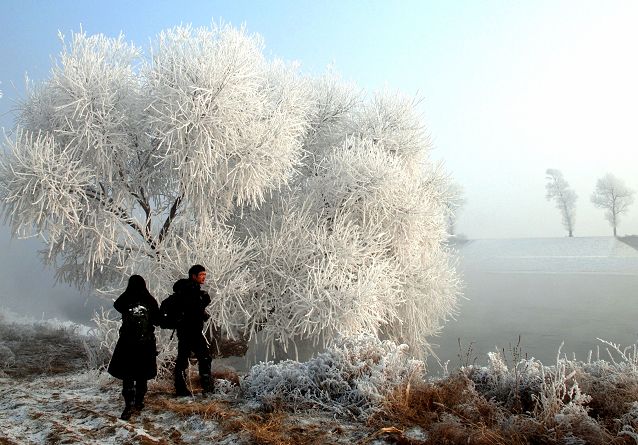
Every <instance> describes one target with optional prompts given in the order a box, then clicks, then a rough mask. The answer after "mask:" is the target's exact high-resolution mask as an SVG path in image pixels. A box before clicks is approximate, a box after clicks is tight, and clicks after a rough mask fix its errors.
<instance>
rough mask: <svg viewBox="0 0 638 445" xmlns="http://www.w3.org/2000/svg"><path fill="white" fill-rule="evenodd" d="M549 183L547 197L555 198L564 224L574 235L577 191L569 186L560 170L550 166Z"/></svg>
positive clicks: (548, 171)
mask: <svg viewBox="0 0 638 445" xmlns="http://www.w3.org/2000/svg"><path fill="white" fill-rule="evenodd" d="M545 175H546V178H547V184H545V189H546V190H547V194H546V195H545V197H546V198H547V200H548V201H551V200H554V202H555V203H556V207H557V208H558V209H559V210H560V213H561V215H562V217H563V226H564V227H565V229H566V230H567V232H568V233H569V236H574V223H575V222H576V200H577V199H578V196H577V195H576V192H575V191H573V190H572V189H571V188H569V183H568V182H567V181H565V178H563V173H562V172H561V171H560V170H556V169H553V168H548V169H547V171H545Z"/></svg>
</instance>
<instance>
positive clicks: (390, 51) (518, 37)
mask: <svg viewBox="0 0 638 445" xmlns="http://www.w3.org/2000/svg"><path fill="white" fill-rule="evenodd" d="M219 21H224V22H226V23H231V24H233V25H235V26H240V25H245V26H246V28H247V31H248V32H249V33H258V34H260V35H261V36H262V37H263V39H264V42H265V52H266V55H267V56H268V57H272V58H275V57H277V58H282V59H284V60H289V61H291V60H295V61H297V62H299V63H300V65H301V69H302V71H303V72H307V73H310V74H320V73H322V72H324V71H325V70H326V67H328V66H329V65H333V66H334V67H335V69H336V71H337V72H338V73H339V74H340V75H341V77H342V78H343V79H344V80H346V81H349V82H353V83H356V84H358V85H359V86H360V87H362V88H364V89H366V90H368V91H374V90H379V89H382V88H387V89H390V90H393V91H394V90H396V91H400V92H401V93H403V94H407V95H414V96H416V97H419V98H421V99H422V101H421V102H420V105H419V106H420V109H419V112H420V113H422V115H423V118H424V123H425V125H426V126H427V129H428V132H429V134H430V136H431V139H432V142H433V149H432V153H431V157H432V159H433V160H434V161H435V162H442V163H443V165H444V166H445V169H446V170H447V172H448V173H449V174H450V176H451V177H452V178H453V179H454V181H455V182H457V183H458V184H460V185H461V186H462V187H463V190H464V198H465V201H466V204H465V206H464V207H463V208H462V210H461V212H460V214H459V216H458V223H457V232H458V233H461V234H463V235H465V236H467V237H468V238H471V239H485V238H528V237H530V238H537V237H563V236H566V231H565V230H564V228H563V227H562V223H561V217H560V213H559V211H558V210H557V209H556V208H555V206H554V204H553V203H551V202H548V201H547V200H546V199H545V182H546V179H545V171H546V169H548V168H554V169H559V170H561V171H562V172H563V174H564V176H565V179H566V180H567V181H568V182H569V183H570V185H571V186H572V188H573V189H574V191H575V192H576V193H577V195H578V201H577V204H576V224H575V232H574V234H575V236H609V235H611V233H612V232H611V228H610V227H609V225H608V223H607V222H606V220H605V219H604V212H603V210H600V209H597V208H595V207H594V206H593V205H592V204H591V202H590V196H591V194H592V192H593V190H594V187H595V184H596V180H597V179H598V178H600V177H602V176H603V175H605V174H606V173H612V174H614V175H615V176H617V177H619V178H620V179H622V180H624V181H625V183H626V184H627V185H628V186H629V187H630V188H632V189H634V190H638V177H637V176H636V165H637V162H636V160H637V158H638V150H637V148H638V132H637V131H636V128H638V126H637V121H638V119H637V118H638V108H637V106H638V58H637V57H636V43H637V42H638V26H635V24H636V23H638V2H636V1H620V0H608V1H602V0H601V1H589V0H552V1H545V0H533V1H532V0H529V1H509V0H500V1H493V0H480V1H479V0H474V1H469V0H468V1H462V0H456V1H443V0H441V1H428V0H415V1H412V0H403V1H390V0H387V1H364V0H360V1H354V0H340V1H319V0H312V1H310V0H294V1H293V0H289V1H284V0H269V1H242V0H233V1H213V0H209V1H181V2H168V1H161V0H154V1H149V0H138V1H135V2H124V1H120V0H115V1H108V2H107V1H103V2H98V1H88V0H87V1H82V2H76V1H70V0H56V1H44V0H41V1H35V0H3V1H2V3H1V8H0V42H1V45H0V82H1V83H0V90H2V93H3V97H2V98H0V126H1V127H3V128H5V129H8V130H10V129H11V128H12V127H13V126H14V114H13V110H14V109H15V104H16V100H19V99H20V98H21V97H24V77H25V74H28V76H29V77H30V78H31V79H34V80H35V81H38V80H42V79H45V78H46V77H47V76H48V75H49V72H50V69H51V66H52V61H53V60H54V57H55V56H56V55H57V54H58V53H59V51H60V49H61V44H60V42H59V39H58V32H61V33H63V34H66V35H69V34H70V33H71V32H73V31H75V32H77V31H79V30H80V29H83V30H84V31H85V32H86V33H87V34H95V33H103V34H105V35H107V36H112V37H115V36H117V35H119V34H120V33H123V34H124V35H125V38H126V39H127V40H129V41H133V42H135V43H136V44H137V45H139V46H141V47H143V48H144V47H147V44H148V42H149V40H150V39H152V38H153V37H154V36H155V35H156V34H157V33H158V32H160V31H161V30H163V29H166V28H169V27H172V26H175V25H180V24H192V25H193V26H208V25H210V24H211V23H212V22H219ZM618 233H619V235H626V234H638V202H636V203H635V204H634V205H633V206H632V207H630V210H629V212H628V214H627V215H625V216H623V217H622V218H621V222H620V225H619V229H618ZM39 247H41V245H40V244H39V243H38V242H37V241H35V240H29V241H24V240H12V239H11V237H10V231H9V229H8V228H7V227H4V226H0V265H2V267H3V269H4V270H3V275H5V276H7V277H11V278H8V279H5V280H2V283H0V304H2V303H3V301H4V302H5V303H6V302H7V301H9V302H13V303H15V304H18V305H20V304H22V305H24V306H25V307H26V306H29V305H31V304H32V302H31V301H29V300H25V299H24V298H22V296H23V295H25V294H29V295H32V294H37V292H38V289H39V288H38V285H39V284H38V282H39V281H41V282H43V283H48V282H50V281H51V280H52V276H53V275H52V272H51V271H49V270H44V269H43V268H42V266H41V265H40V263H39V261H38V260H37V258H36V255H35V251H36V250H37V249H38V248H39ZM30 270H33V271H36V272H37V273H36V274H35V277H34V278H33V279H27V280H25V271H30ZM16 289H18V290H16ZM52 292H53V295H52V299H55V295H54V294H55V293H56V292H57V293H58V294H60V295H68V294H70V293H76V292H78V291H76V290H73V289H70V288H67V287H65V286H63V285H58V286H57V287H56V288H54V290H53V291H52ZM85 301H86V300H85ZM38 304H41V305H42V307H41V310H42V312H43V314H44V313H45V312H47V311H52V310H53V308H52V307H49V306H47V305H46V302H40V303H38ZM86 304H87V305H86V306H85V307H84V308H74V309H73V310H74V311H76V312H78V313H79V312H82V311H84V312H86V313H90V312H91V311H92V308H91V307H90V304H89V303H86ZM18 309H20V307H18ZM68 310H71V309H68ZM67 315H68V314H67ZM76 318H77V317H76Z"/></svg>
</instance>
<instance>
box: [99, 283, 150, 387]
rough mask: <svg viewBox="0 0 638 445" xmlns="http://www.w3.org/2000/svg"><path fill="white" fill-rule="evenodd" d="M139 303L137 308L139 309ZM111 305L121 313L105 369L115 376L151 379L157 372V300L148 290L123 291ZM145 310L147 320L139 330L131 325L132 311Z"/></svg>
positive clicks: (132, 323) (132, 321) (132, 320)
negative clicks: (118, 333) (113, 344)
mask: <svg viewBox="0 0 638 445" xmlns="http://www.w3.org/2000/svg"><path fill="white" fill-rule="evenodd" d="M140 306H141V308H140ZM113 307H114V308H115V309H116V310H117V311H118V312H120V313H121V314H122V326H121V327H120V337H119V339H118V340H117V344H116V345H115V350H114V351H113V357H112V358H111V362H110V363H109V367H108V372H109V374H111V375H112V376H113V377H115V378H118V379H133V380H141V379H146V380H149V379H152V378H153V377H155V376H156V375H157V361H156V357H157V345H156V342H155V326H156V325H157V324H158V320H159V307H158V305H157V301H156V300H155V298H153V296H152V295H151V294H149V293H148V292H141V293H139V294H134V293H127V292H124V293H123V294H122V295H120V296H119V298H118V299H117V300H115V303H114V304H113ZM136 310H147V311H148V314H149V323H147V324H144V328H143V329H141V330H140V328H139V327H137V326H135V322H134V318H133V317H132V315H131V313H132V311H136Z"/></svg>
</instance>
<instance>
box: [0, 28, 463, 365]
mask: <svg viewBox="0 0 638 445" xmlns="http://www.w3.org/2000/svg"><path fill="white" fill-rule="evenodd" d="M62 43H63V49H62V52H61V54H60V55H59V57H58V60H57V62H56V64H55V65H54V66H53V68H52V70H51V75H50V76H49V78H48V79H47V80H45V81H44V82H42V83H40V84H35V85H32V86H31V88H30V89H29V91H28V94H27V96H26V99H25V100H24V102H23V103H22V104H20V106H19V112H20V114H19V118H18V127H17V129H16V131H14V132H12V136H10V137H6V141H5V152H6V153H5V154H4V155H3V156H2V157H1V158H0V194H1V205H2V212H3V215H4V217H5V218H6V219H7V220H8V221H9V222H10V224H11V226H12V229H13V232H14V234H15V235H17V236H38V237H40V238H41V239H43V240H44V242H45V243H46V245H47V250H46V252H45V255H44V259H45V261H46V262H47V263H48V264H50V265H52V266H53V267H55V268H56V270H57V274H58V278H59V279H61V280H63V281H66V282H69V283H72V284H75V285H78V286H87V287H89V288H91V289H93V290H95V291H96V292H97V293H100V294H103V295H106V296H111V297H112V296H115V295H117V294H118V293H119V292H121V291H122V289H123V287H124V285H125V282H126V278H127V277H128V276H130V275H131V274H133V273H135V274H140V275H142V276H144V277H145V279H146V282H147V283H149V290H150V291H151V293H152V294H153V295H155V296H156V297H158V298H159V299H160V300H161V299H163V298H165V297H166V296H167V295H168V294H169V293H170V289H171V285H172V283H173V282H174V281H175V280H176V279H178V278H180V277H182V276H183V275H184V274H185V272H186V271H187V270H188V268H189V267H190V266H191V265H192V264H196V263H198V264H202V265H204V266H205V267H206V269H207V271H208V282H207V285H208V286H210V288H209V289H208V290H209V292H210V293H211V295H212V300H213V301H212V304H211V307H210V313H211V319H210V321H209V323H210V324H211V326H216V327H218V328H221V330H222V331H223V332H225V333H226V334H227V335H229V336H241V337H242V338H249V339H250V338H255V337H256V338H257V340H258V341H259V342H261V343H263V344H265V346H266V347H267V349H268V350H269V351H275V349H276V348H275V346H276V345H278V346H281V347H280V348H278V349H277V350H279V351H287V350H289V349H290V348H291V347H294V343H295V341H297V340H311V341H313V342H315V343H317V344H321V345H327V344H329V343H330V342H331V341H332V340H333V339H334V338H336V336H337V335H338V334H345V335H357V334H360V333H368V334H371V335H375V336H376V335H384V336H386V337H388V338H391V339H393V340H394V341H396V342H397V343H407V344H409V345H410V346H411V348H412V349H411V352H412V353H413V354H420V353H422V352H424V351H425V350H427V348H428V343H427V337H428V336H430V335H432V334H435V333H436V332H438V331H439V330H440V328H441V327H442V324H443V322H444V321H445V319H446V318H447V317H448V316H449V315H450V314H451V313H452V312H453V311H454V308H455V304H456V297H457V293H458V283H457V277H456V272H455V270H454V265H453V264H452V261H451V259H450V258H451V257H450V255H449V253H448V251H447V250H446V247H445V243H444V241H445V238H446V236H447V235H446V233H445V218H446V215H447V213H446V212H447V210H446V208H447V206H446V199H448V197H447V196H448V194H447V193H446V190H447V189H448V179H447V175H446V174H445V172H443V171H442V170H441V169H440V168H439V167H437V166H435V165H433V164H432V162H431V161H430V160H429V158H428V153H429V148H430V145H429V144H430V143H429V140H428V137H427V132H426V131H425V128H424V126H423V124H422V122H421V117H420V116H419V114H418V112H417V109H416V105H417V103H416V101H415V100H414V99H411V98H405V97H402V96H401V95H399V94H397V93H392V92H388V91H385V92H379V93H376V94H373V95H371V96H370V97H367V96H366V95H365V94H363V93H362V92H360V91H358V90H357V89H356V87H353V86H350V85H347V84H345V83H344V82H342V81H340V80H339V79H338V77H337V76H335V75H334V74H333V73H331V72H329V73H327V74H326V75H324V76H322V77H320V78H311V77H308V76H305V75H303V74H301V73H300V71H299V68H298V67H297V66H296V65H294V64H289V63H286V62H283V61H280V60H268V59H267V58H266V57H264V54H263V42H262V39H261V38H260V37H259V36H258V35H251V34H248V33H247V32H246V30H245V29H244V28H239V29H238V28H234V27H232V26H230V25H226V24H219V25H212V26H211V27H203V28H191V27H188V26H179V27H175V28H172V29H169V30H166V31H163V32H161V33H160V34H159V35H158V36H157V37H156V38H155V39H154V40H153V41H152V42H151V44H150V48H149V50H148V51H146V52H145V51H143V50H142V49H141V48H138V47H137V46H135V45H133V44H130V43H127V42H126V41H125V39H124V37H123V36H119V37H117V38H110V37H106V36H103V35H94V36H87V35H86V34H85V33H82V32H81V33H77V34H72V35H71V38H70V39H69V40H65V39H64V38H62ZM109 317H110V315H109V314H104V315H103V316H102V318H103V319H104V320H103V322H100V326H101V327H102V328H104V329H101V331H103V332H105V333H108V332H111V333H112V332H113V326H112V325H109V322H108V321H107V320H106V319H107V318H109ZM107 335H108V334H107ZM106 343H107V345H110V344H112V341H111V340H108V338H107V339H106Z"/></svg>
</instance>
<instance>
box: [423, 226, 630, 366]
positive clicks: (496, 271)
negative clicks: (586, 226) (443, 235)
mask: <svg viewBox="0 0 638 445" xmlns="http://www.w3.org/2000/svg"><path fill="white" fill-rule="evenodd" d="M459 254H460V264H459V270H460V272H461V274H462V276H463V280H464V283H465V290H464V294H465V297H466V298H467V299H462V300H461V301H460V309H459V315H458V317H457V319H456V320H451V321H450V322H448V323H447V324H446V326H445V328H444V329H443V332H442V334H441V336H440V337H438V338H435V339H434V342H435V343H438V344H439V345H440V348H439V349H438V352H439V355H440V356H441V358H442V359H443V360H450V365H451V366H454V365H458V362H459V359H458V357H457V356H458V354H459V345H458V339H459V338H460V339H461V344H462V348H461V349H462V352H463V353H464V352H466V349H467V348H468V347H469V345H470V344H472V349H473V352H472V355H476V356H477V357H479V359H482V357H484V356H485V354H486V353H487V352H489V351H494V350H495V349H496V348H499V349H500V348H505V350H506V351H507V350H508V349H509V345H510V344H511V345H516V344H517V343H518V337H519V335H520V337H521V340H520V343H521V346H522V349H523V353H524V354H527V355H529V356H533V357H536V358H538V359H540V360H541V361H543V362H544V363H551V362H553V361H554V360H555V357H556V353H557V351H558V348H559V347H560V345H561V343H562V342H563V341H564V342H565V345H564V346H563V348H562V351H563V352H564V353H568V354H571V353H575V354H576V356H577V358H578V359H581V360H584V359H586V358H587V354H588V353H589V351H593V353H594V355H595V354H596V353H597V348H598V347H599V346H603V345H602V343H601V342H600V341H598V340H597V338H602V339H605V340H610V341H614V342H617V343H621V344H625V345H628V344H633V343H635V342H636V340H637V339H638V325H637V324H636V323H635V318H636V313H637V312H638V250H636V249H635V248H633V247H631V246H629V245H627V244H626V243H624V242H622V241H620V240H618V239H615V238H613V237H581V238H579V237H576V238H567V237H565V238H540V239H502V240H501V239H489V240H474V241H470V242H468V243H466V244H464V245H462V246H460V248H459ZM600 352H601V354H604V355H605V357H606V352H605V351H604V349H601V351H600Z"/></svg>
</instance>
